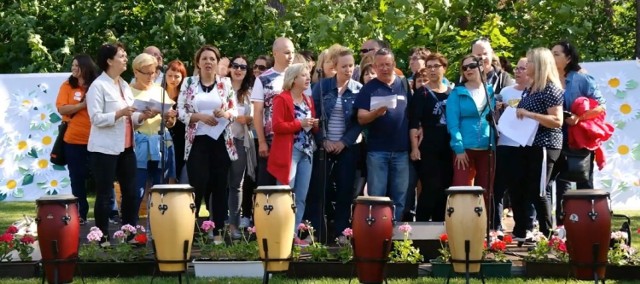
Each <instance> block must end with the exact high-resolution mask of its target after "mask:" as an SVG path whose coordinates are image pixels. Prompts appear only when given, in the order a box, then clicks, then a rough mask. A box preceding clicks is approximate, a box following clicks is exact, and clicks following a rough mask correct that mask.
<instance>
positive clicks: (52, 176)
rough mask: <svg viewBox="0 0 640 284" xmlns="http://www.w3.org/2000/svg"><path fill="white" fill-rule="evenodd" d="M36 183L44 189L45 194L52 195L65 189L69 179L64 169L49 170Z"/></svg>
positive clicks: (69, 182)
mask: <svg viewBox="0 0 640 284" xmlns="http://www.w3.org/2000/svg"><path fill="white" fill-rule="evenodd" d="M36 184H37V185H38V188H40V189H42V190H44V192H45V194H48V195H54V194H59V193H60V192H61V191H63V190H65V189H67V188H68V187H69V185H70V184H71V180H69V176H68V174H67V172H66V171H49V172H47V173H46V174H45V175H44V176H43V177H41V178H40V179H39V180H38V181H37V182H36Z"/></svg>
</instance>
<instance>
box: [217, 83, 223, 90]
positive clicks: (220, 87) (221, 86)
mask: <svg viewBox="0 0 640 284" xmlns="http://www.w3.org/2000/svg"><path fill="white" fill-rule="evenodd" d="M218 89H220V90H222V89H224V83H222V82H220V83H218Z"/></svg>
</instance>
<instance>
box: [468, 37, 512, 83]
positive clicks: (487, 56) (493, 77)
mask: <svg viewBox="0 0 640 284" xmlns="http://www.w3.org/2000/svg"><path fill="white" fill-rule="evenodd" d="M471 53H472V54H473V55H475V56H478V57H481V58H482V72H484V75H485V76H486V78H487V84H491V86H493V91H494V92H495V93H496V94H500V91H502V88H504V87H506V86H511V85H514V84H515V83H516V81H514V80H513V77H511V75H510V74H509V73H507V72H505V71H504V70H502V69H501V68H499V67H498V66H494V65H493V64H492V63H491V62H492V61H493V58H494V57H495V56H496V55H495V53H494V52H493V48H491V43H490V42H489V40H488V39H485V38H481V39H479V40H477V41H476V42H475V43H473V46H472V47H471Z"/></svg>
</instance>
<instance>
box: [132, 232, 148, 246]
mask: <svg viewBox="0 0 640 284" xmlns="http://www.w3.org/2000/svg"><path fill="white" fill-rule="evenodd" d="M133 239H134V240H135V241H136V242H137V243H139V244H146V243H147V235H146V234H137V235H136V236H135V238H133Z"/></svg>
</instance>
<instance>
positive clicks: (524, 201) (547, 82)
mask: <svg viewBox="0 0 640 284" xmlns="http://www.w3.org/2000/svg"><path fill="white" fill-rule="evenodd" d="M527 76H529V78H530V79H531V84H530V86H529V87H528V88H526V89H525V90H524V92H523V93H522V99H521V100H520V103H518V107H517V110H516V116H517V117H518V118H519V119H523V118H525V117H526V118H530V119H533V120H535V121H537V122H538V123H539V126H538V130H537V132H536V134H535V138H534V140H533V144H532V145H531V146H525V147H518V149H517V151H515V153H514V155H513V156H512V159H514V161H515V163H516V164H517V166H516V168H517V169H518V170H517V171H513V172H514V174H516V177H514V179H513V180H514V181H517V183H518V184H517V185H516V184H510V185H508V188H510V190H511V203H512V207H513V218H514V219H515V227H514V228H513V236H514V240H516V241H518V243H519V244H522V243H523V242H524V241H525V240H526V227H527V225H528V224H531V220H530V218H531V217H530V216H529V215H530V214H528V213H527V212H528V209H527V207H528V206H530V204H531V203H533V205H534V207H535V209H536V216H537V219H538V224H539V225H540V232H541V233H542V234H544V235H545V236H548V235H549V232H550V228H551V226H552V222H551V208H550V205H549V195H550V193H549V192H547V190H546V188H547V183H548V182H549V178H550V176H551V170H552V169H553V165H554V164H555V162H556V160H557V159H558V157H559V156H560V149H562V122H563V121H562V104H563V102H564V98H563V91H562V87H561V86H562V84H561V83H560V79H559V77H558V70H557V69H556V64H555V62H554V59H553V54H552V53H551V51H550V50H549V49H547V48H543V47H539V48H535V49H533V50H530V51H529V52H527ZM514 183H515V182H514Z"/></svg>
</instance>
